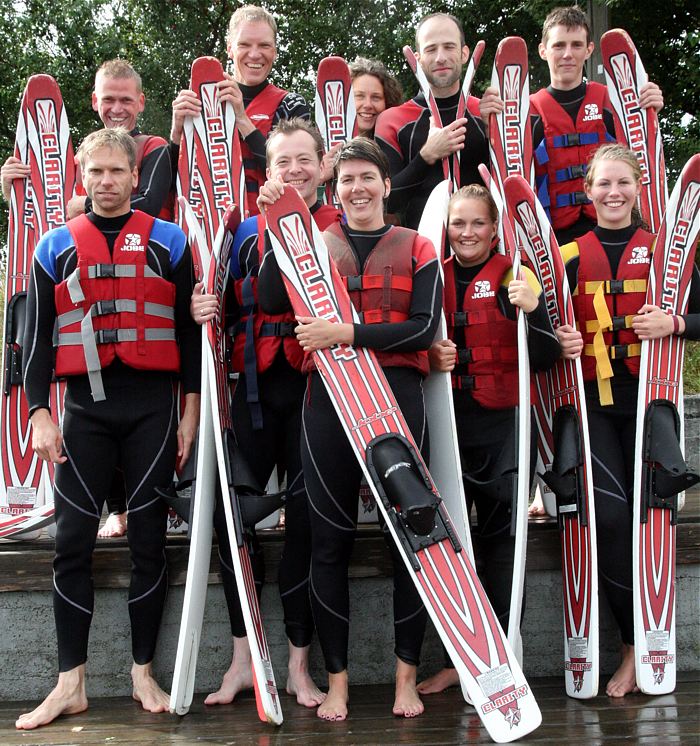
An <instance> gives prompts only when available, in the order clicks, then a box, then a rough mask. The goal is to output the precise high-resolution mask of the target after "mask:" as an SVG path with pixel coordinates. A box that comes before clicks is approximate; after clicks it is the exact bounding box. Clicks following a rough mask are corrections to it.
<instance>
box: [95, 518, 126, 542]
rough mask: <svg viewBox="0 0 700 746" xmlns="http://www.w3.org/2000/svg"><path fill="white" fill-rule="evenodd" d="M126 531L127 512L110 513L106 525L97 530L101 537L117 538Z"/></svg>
mask: <svg viewBox="0 0 700 746" xmlns="http://www.w3.org/2000/svg"><path fill="white" fill-rule="evenodd" d="M125 533H126V513H110V514H109V515H108V516H107V520H106V521H105V525H104V526H102V528H101V529H100V530H99V531H98V532H97V535H98V537H99V538H100V539H115V538H116V537H118V536H124V534H125Z"/></svg>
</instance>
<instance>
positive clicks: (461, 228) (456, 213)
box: [447, 197, 498, 267]
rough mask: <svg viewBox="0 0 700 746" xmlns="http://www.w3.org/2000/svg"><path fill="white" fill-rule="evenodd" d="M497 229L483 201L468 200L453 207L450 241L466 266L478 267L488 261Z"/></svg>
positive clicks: (460, 200)
mask: <svg viewBox="0 0 700 746" xmlns="http://www.w3.org/2000/svg"><path fill="white" fill-rule="evenodd" d="M497 230H498V226H497V225H496V223H494V222H493V220H492V219H491V215H490V213H489V207H488V204H487V203H486V202H484V200H482V199H471V198H469V197H467V198H465V199H458V200H457V201H456V202H453V203H452V204H451V205H450V214H449V216H448V220H447V239H448V240H449V242H450V246H451V247H452V250H453V251H454V253H455V259H456V261H457V263H458V264H461V265H462V266H463V267H475V266H476V265H477V264H483V262H485V261H486V260H487V259H488V257H489V254H490V252H491V242H492V241H493V239H494V237H495V236H496V233H497Z"/></svg>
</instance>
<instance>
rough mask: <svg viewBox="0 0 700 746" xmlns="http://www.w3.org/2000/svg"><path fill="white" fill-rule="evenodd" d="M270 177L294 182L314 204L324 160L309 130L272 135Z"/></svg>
mask: <svg viewBox="0 0 700 746" xmlns="http://www.w3.org/2000/svg"><path fill="white" fill-rule="evenodd" d="M268 158H269V160H268V167H267V178H268V179H280V180H281V181H283V182H284V183H285V184H290V185H291V186H293V187H294V188H295V189H296V190H297V192H299V194H300V196H301V198H302V199H303V200H304V202H306V204H307V205H308V206H309V207H311V206H312V205H314V204H315V203H316V188H317V187H318V185H319V183H320V181H321V162H320V161H319V159H318V153H317V152H316V143H315V141H314V139H313V137H311V135H310V134H309V133H308V132H303V131H302V130H297V131H296V132H292V133H291V134H289V135H287V134H278V135H273V136H272V140H271V141H270V144H269V146H268Z"/></svg>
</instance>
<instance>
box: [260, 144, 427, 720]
mask: <svg viewBox="0 0 700 746" xmlns="http://www.w3.org/2000/svg"><path fill="white" fill-rule="evenodd" d="M335 176H336V180H337V194H338V198H339V200H340V203H341V206H342V209H343V211H344V212H345V215H346V218H347V225H342V226H341V225H338V224H336V225H333V226H331V227H330V229H329V230H327V231H326V232H325V233H324V238H325V240H326V243H327V245H328V247H329V250H330V252H331V254H332V256H333V258H334V260H335V262H336V265H337V266H338V269H339V271H340V274H341V275H343V276H362V277H364V278H367V277H368V276H374V277H377V276H379V277H380V278H382V277H383V278H385V280H384V281H383V287H380V288H379V289H377V287H376V285H375V287H374V288H367V289H363V290H353V291H352V292H351V297H352V300H353V304H354V305H355V307H356V309H357V310H358V312H359V313H360V317H361V318H362V320H363V321H362V323H359V324H348V323H343V324H331V323H330V322H327V321H325V320H323V319H315V318H298V321H299V326H298V327H297V329H296V333H297V338H298V339H299V342H300V344H301V345H302V347H303V348H304V351H305V352H306V353H311V352H313V351H314V350H319V349H323V348H325V347H330V346H332V345H335V344H339V343H347V344H354V345H356V346H360V347H368V348H371V349H373V350H374V351H375V353H376V355H377V358H378V360H379V363H380V364H381V365H382V368H383V370H384V373H385V375H386V377H387V379H388V381H389V383H390V385H391V387H392V390H393V392H394V394H395V396H396V399H397V401H398V403H399V405H400V407H401V409H402V412H403V414H404V416H405V418H406V422H407V423H408V426H409V428H410V429H411V432H412V433H413V436H414V438H415V440H416V443H417V444H418V446H419V447H420V448H421V451H422V452H423V456H424V457H426V456H427V446H428V441H427V430H426V420H425V408H424V404H423V389H422V382H423V377H424V376H425V375H427V373H428V354H427V350H428V347H429V346H430V343H431V342H432V340H433V337H434V334H435V328H436V326H437V323H438V318H439V313H440V304H441V302H442V287H441V282H440V272H439V267H438V263H437V258H436V254H435V250H434V248H433V247H432V245H431V244H430V242H429V241H428V240H427V239H425V238H422V237H420V236H418V234H417V233H416V232H415V231H412V230H408V229H405V228H399V227H396V226H389V225H385V223H384V209H383V208H384V199H385V198H386V197H387V195H388V193H389V190H390V188H391V185H390V180H389V168H388V163H387V161H386V158H385V156H384V155H383V154H382V152H381V151H380V150H379V148H378V147H377V146H376V145H375V143H374V142H373V141H371V140H368V139H366V138H363V137H358V138H355V139H354V140H351V141H350V142H349V143H347V144H346V145H344V146H343V147H342V148H341V149H340V151H339V153H338V155H337V159H336V167H335ZM281 191H282V189H281V185H279V184H275V183H274V182H268V184H266V185H265V186H264V187H263V188H262V189H261V193H260V194H261V198H260V201H261V205H262V206H263V207H264V204H265V202H266V201H267V202H268V203H271V202H274V201H275V200H276V199H278V198H279V195H280V193H281ZM388 266H390V267H391V269H392V272H389V273H387V272H385V269H386V268H387V267H388ZM271 267H272V263H271V262H268V261H267V258H266V260H265V262H264V263H263V267H262V268H261V276H260V282H259V292H260V301H261V305H262V307H263V309H264V310H265V311H266V312H279V307H276V308H275V307H270V306H268V307H266V304H267V303H269V300H270V298H269V294H268V288H267V287H266V279H267V278H266V276H265V272H266V271H270V270H271ZM389 278H390V279H389ZM277 279H278V281H279V273H277ZM359 284H360V283H354V285H359ZM367 284H372V283H367ZM407 286H409V287H410V290H409V289H408V288H407ZM378 293H379V296H380V299H381V298H383V299H384V301H385V303H384V305H383V304H382V303H381V302H380V300H378V298H377V294H378ZM283 302H288V301H286V299H284V300H283ZM305 369H306V370H307V371H308V372H309V373H310V375H309V379H308V385H307V393H306V396H305V399H304V411H303V417H302V433H301V450H302V464H303V468H304V478H305V480H306V488H307V494H308V497H309V513H310V519H311V537H312V547H311V553H312V556H311V576H310V592H311V604H312V609H313V613H314V620H315V623H316V629H317V633H318V636H319V640H320V642H321V648H322V650H323V654H324V658H325V663H326V669H327V670H328V673H329V692H328V696H327V698H326V700H325V702H324V703H323V704H322V705H321V706H320V707H319V708H318V715H319V717H321V718H323V719H326V720H344V719H345V718H346V717H347V702H348V674H347V649H348V621H349V597H348V596H349V590H348V564H349V561H350V553H351V551H352V546H353V543H354V539H355V529H356V524H357V506H358V492H359V487H360V480H361V471H360V467H359V464H358V463H357V461H356V459H355V457H354V455H353V452H352V449H351V447H350V445H349V444H348V442H347V438H346V436H345V434H344V432H343V429H342V426H341V423H340V421H339V419H338V416H337V414H336V412H335V409H334V408H333V404H332V403H331V401H330V399H329V397H328V394H327V393H326V390H325V387H324V385H323V383H322V381H321V379H320V376H319V374H318V373H317V372H316V371H315V369H314V366H313V361H312V360H311V357H310V355H309V356H308V359H307V361H306V365H305ZM390 547H391V551H392V555H393V558H394V627H395V634H396V648H395V652H396V655H397V670H396V699H395V702H394V708H393V711H394V713H395V714H397V715H403V716H405V717H414V716H416V715H419V714H420V713H421V712H422V711H423V704H422V702H421V701H420V698H419V697H418V694H417V692H416V688H415V687H416V668H417V665H418V659H419V654H420V648H421V644H422V640H423V632H424V629H425V620H426V613H425V610H424V608H423V605H422V603H421V601H420V598H419V596H418V593H417V591H416V590H415V587H414V585H413V582H412V579H411V578H410V576H409V575H408V572H407V570H406V568H405V566H404V563H403V560H402V559H401V557H400V556H399V555H398V552H397V551H396V550H395V548H394V546H393V542H390Z"/></svg>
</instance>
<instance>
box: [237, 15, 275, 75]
mask: <svg viewBox="0 0 700 746" xmlns="http://www.w3.org/2000/svg"><path fill="white" fill-rule="evenodd" d="M228 56H229V57H230V58H231V60H233V77H234V78H235V80H236V82H237V83H243V84H244V85H250V86H255V85H259V84H260V83H262V82H263V81H264V80H266V79H267V76H268V75H269V74H270V70H272V63H273V62H274V61H275V58H276V57H277V47H276V46H275V33H274V31H273V30H272V28H271V27H270V26H269V25H268V24H267V23H265V21H243V22H242V23H241V24H240V25H239V26H238V28H237V29H236V33H235V36H234V37H233V39H232V40H231V42H230V43H229V46H228Z"/></svg>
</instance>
